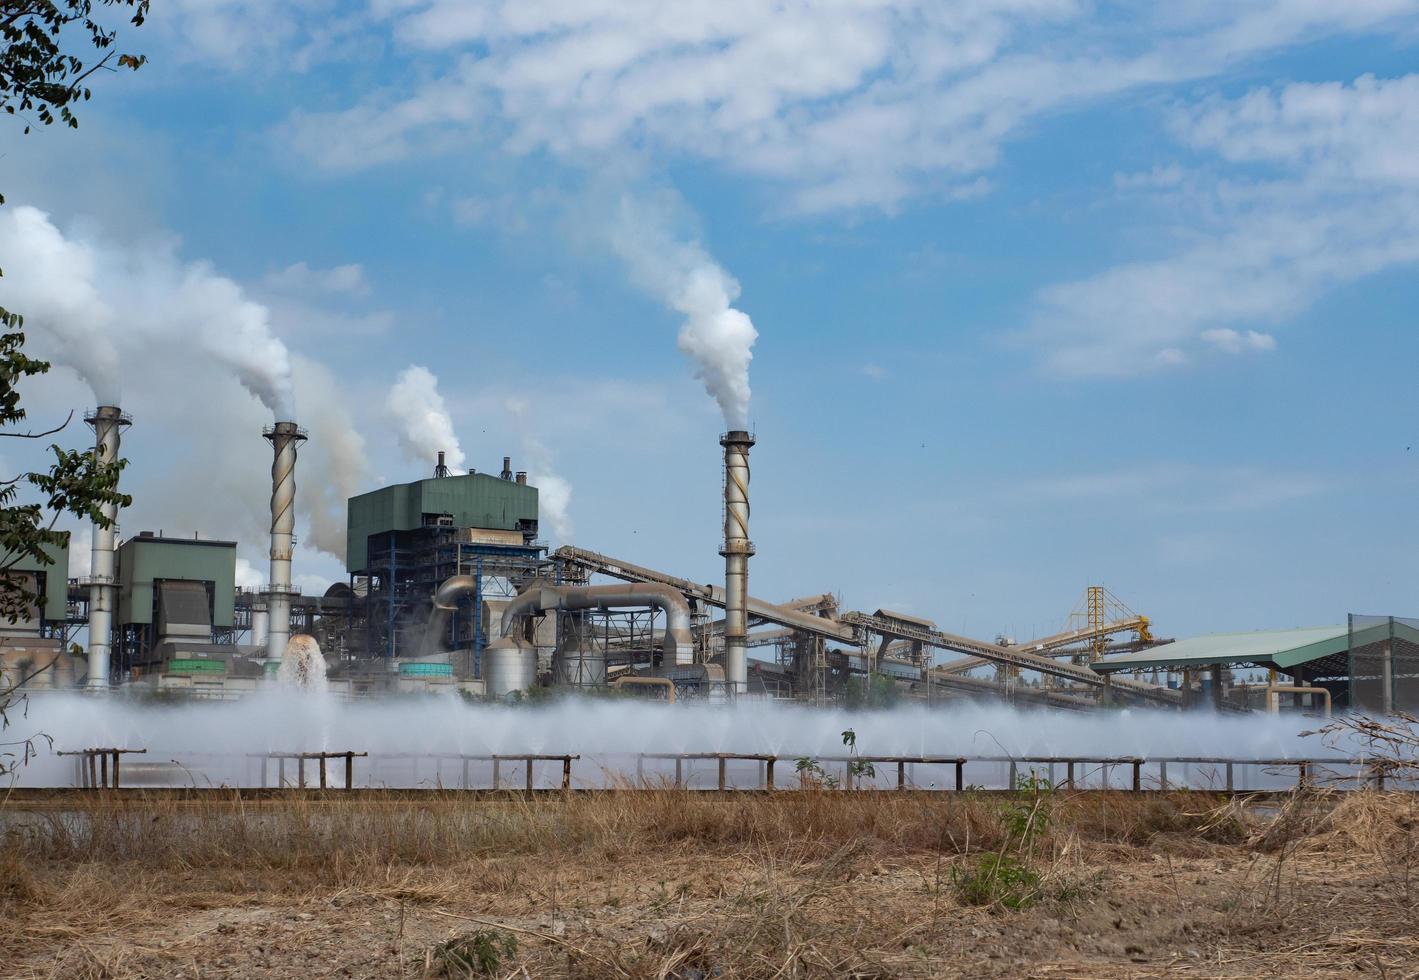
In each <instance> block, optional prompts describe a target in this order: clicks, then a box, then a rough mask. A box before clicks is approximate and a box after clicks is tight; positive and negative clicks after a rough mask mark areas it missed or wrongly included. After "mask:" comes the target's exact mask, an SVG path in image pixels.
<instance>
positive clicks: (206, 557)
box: [112, 531, 236, 676]
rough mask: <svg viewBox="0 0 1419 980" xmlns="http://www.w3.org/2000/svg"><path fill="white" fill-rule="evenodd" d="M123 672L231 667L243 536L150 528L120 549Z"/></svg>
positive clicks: (119, 661)
mask: <svg viewBox="0 0 1419 980" xmlns="http://www.w3.org/2000/svg"><path fill="white" fill-rule="evenodd" d="M117 578H118V583H117V584H118V603H117V609H116V610H115V626H114V634H115V635H114V637H113V645H112V649H113V652H114V657H113V669H114V671H115V673H116V674H118V675H120V676H123V675H127V676H133V675H135V673H136V674H137V675H142V674H150V673H154V672H159V671H161V672H164V673H169V672H171V673H192V672H198V673H205V672H215V671H218V670H222V671H224V670H225V669H226V661H227V659H228V657H227V656H226V654H227V653H229V652H231V651H232V649H233V648H232V643H231V640H232V624H233V606H234V599H235V595H236V542H235V541H207V540H200V539H197V538H169V537H162V536H160V535H156V534H154V533H153V532H151V531H144V532H142V533H141V534H139V535H137V536H136V537H132V538H129V539H128V540H127V541H124V542H123V543H122V544H121V545H120V546H119V548H118V576H117Z"/></svg>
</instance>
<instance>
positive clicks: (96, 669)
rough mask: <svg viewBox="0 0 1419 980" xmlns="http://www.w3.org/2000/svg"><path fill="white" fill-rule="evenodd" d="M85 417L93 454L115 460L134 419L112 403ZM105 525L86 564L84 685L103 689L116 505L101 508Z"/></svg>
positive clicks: (108, 669)
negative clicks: (86, 666)
mask: <svg viewBox="0 0 1419 980" xmlns="http://www.w3.org/2000/svg"><path fill="white" fill-rule="evenodd" d="M84 421H85V422H87V423H88V424H89V425H90V426H91V427H92V428H93V430H94V458H95V459H96V460H97V461H98V462H100V463H113V462H116V461H117V460H118V444H119V441H120V436H121V435H122V432H123V429H125V428H126V427H127V426H129V425H132V424H133V419H132V418H131V417H130V416H128V415H125V414H124V413H123V412H122V410H120V409H119V408H118V407H117V406H114V405H100V406H99V407H98V408H96V409H94V411H93V413H92V414H90V415H86V416H85V417H84ZM101 513H102V514H103V516H104V518H105V520H107V521H108V525H109V526H108V527H103V526H101V525H100V524H98V523H95V524H94V544H93V550H92V552H91V553H90V554H91V559H92V560H91V563H90V566H89V676H88V680H87V682H86V683H85V685H84V686H85V687H87V688H90V689H92V690H105V689H107V688H108V686H109V677H110V673H111V671H112V669H113V668H112V648H111V643H112V641H113V608H114V593H115V583H116V581H117V579H116V577H115V575H114V550H113V541H114V538H115V536H116V535H117V527H118V525H117V523H116V522H117V520H118V505H117V504H104V505H103V506H102V508H101Z"/></svg>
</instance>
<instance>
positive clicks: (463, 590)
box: [419, 575, 478, 657]
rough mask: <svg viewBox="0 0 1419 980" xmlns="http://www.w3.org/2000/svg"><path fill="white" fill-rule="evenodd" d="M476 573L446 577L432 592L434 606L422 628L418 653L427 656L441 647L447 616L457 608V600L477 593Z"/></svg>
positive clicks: (446, 625)
mask: <svg viewBox="0 0 1419 980" xmlns="http://www.w3.org/2000/svg"><path fill="white" fill-rule="evenodd" d="M477 593H478V577H477V576H476V575H454V576H452V577H450V578H446V579H444V581H443V584H442V585H440V586H439V587H438V589H437V590H436V591H435V592H434V608H433V611H432V612H431V613H430V614H429V624H428V626H427V627H425V629H424V637H423V640H422V641H421V642H420V644H419V655H420V656H421V657H429V656H432V655H434V654H436V653H438V652H439V651H440V650H442V649H443V634H444V631H445V630H446V629H448V618H449V617H450V616H452V615H453V613H454V611H455V610H457V609H458V600H459V599H462V598H463V597H464V596H471V595H477Z"/></svg>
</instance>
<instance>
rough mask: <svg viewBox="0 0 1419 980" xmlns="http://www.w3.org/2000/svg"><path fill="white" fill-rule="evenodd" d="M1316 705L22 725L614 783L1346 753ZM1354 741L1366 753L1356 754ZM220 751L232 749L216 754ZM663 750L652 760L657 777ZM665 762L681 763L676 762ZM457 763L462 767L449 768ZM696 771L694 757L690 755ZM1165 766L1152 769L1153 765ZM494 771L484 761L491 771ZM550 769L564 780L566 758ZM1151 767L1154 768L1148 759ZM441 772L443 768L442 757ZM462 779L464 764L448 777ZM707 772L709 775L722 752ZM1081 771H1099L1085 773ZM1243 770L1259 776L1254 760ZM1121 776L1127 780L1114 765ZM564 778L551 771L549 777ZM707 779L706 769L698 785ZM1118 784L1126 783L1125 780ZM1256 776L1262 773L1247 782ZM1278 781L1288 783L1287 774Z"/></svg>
mask: <svg viewBox="0 0 1419 980" xmlns="http://www.w3.org/2000/svg"><path fill="white" fill-rule="evenodd" d="M1312 727H1314V723H1313V722H1312V721H1311V720H1310V719H1306V718H1301V717H1295V716H1285V715H1280V716H1277V715H1261V716H1258V715H1251V716H1248V717H1236V718H1233V717H1226V716H1208V715H1203V714H1197V713H1182V714H1179V713H1177V712H1163V711H1157V710H1129V711H1119V712H1098V713H1093V714H1075V713H1072V712H1034V713H1022V712H1018V711H1015V710H1013V709H1010V708H1007V707H1003V706H998V705H990V704H983V703H962V704H961V705H960V706H959V707H956V708H953V709H952V710H951V711H949V712H947V711H940V710H927V709H924V708H918V707H903V708H899V709H897V710H894V711H875V712H845V711H841V710H821V711H806V712H805V711H803V710H801V709H796V708H789V707H781V706H778V705H771V704H759V703H752V702H751V703H746V704H736V705H708V704H707V705H699V706H691V705H687V706H685V707H683V708H679V707H677V708H675V709H671V710H667V709H666V708H665V706H663V705H659V706H657V705H648V704H641V703H626V702H617V703H615V704H608V703H605V702H601V701H597V700H579V699H578V700H573V701H570V702H567V703H564V704H559V705H557V706H556V707H554V708H547V709H542V710H538V711H536V712H535V713H534V712H531V711H521V710H509V709H507V708H498V707H487V708H484V707H470V706H467V705H464V704H462V703H461V702H460V700H459V699H457V698H452V697H436V696H431V697H427V698H419V699H415V700H404V699H388V700H384V701H373V702H358V703H353V704H350V703H343V704H342V703H339V702H337V701H335V700H334V699H333V697H329V696H326V697H320V696H316V695H307V696H304V697H303V696H300V695H296V694H291V693H283V692H281V691H279V690H277V691H265V692H262V693H260V694H258V695H256V696H253V697H250V698H246V699H244V700H242V701H239V702H235V703H190V704H183V705H177V706H171V707H168V706H154V705H136V704H130V703H127V701H126V700H125V699H120V698H108V699H103V700H99V701H94V700H93V699H90V698H84V697H81V696H77V695H74V696H55V697H46V698H36V699H35V700H34V703H33V704H32V705H31V706H30V709H29V711H28V712H27V713H26V715H25V717H24V718H23V719H20V728H19V730H18V733H17V735H16V736H15V737H23V736H26V735H30V734H32V733H34V732H45V733H46V734H48V735H50V736H52V737H53V738H54V744H53V749H54V750H64V749H74V748H79V747H82V746H86V745H126V746H133V747H142V748H146V749H148V753H149V754H148V756H147V758H148V759H152V760H155V761H156V760H169V759H171V760H174V761H173V763H172V764H170V765H168V766H167V768H168V769H169V770H170V772H169V774H168V776H166V777H165V778H168V779H171V780H173V781H174V782H175V783H177V784H179V785H190V784H191V783H193V782H194V781H195V782H197V783H198V784H201V785H206V784H208V782H209V781H210V784H211V785H220V784H222V783H227V784H229V785H235V784H243V783H244V784H246V785H250V784H251V780H252V779H253V773H252V771H251V767H250V766H249V764H248V760H247V759H246V758H245V757H244V756H245V754H246V753H265V752H271V751H284V752H289V751H292V750H298V751H307V752H314V751H321V750H325V751H339V752H344V751H355V752H360V751H369V752H370V754H371V758H370V759H369V760H367V761H361V762H360V763H359V764H358V768H357V769H356V779H357V782H358V783H361V784H364V783H368V784H371V785H387V786H401V785H405V786H407V785H425V786H429V785H436V784H437V783H436V780H437V775H436V774H435V773H432V772H431V771H430V769H431V767H430V766H428V765H427V764H426V765H424V766H422V767H421V771H420V772H415V771H413V769H412V768H411V767H410V765H409V760H408V759H403V760H400V759H388V758H386V759H384V760H381V759H379V758H378V757H379V756H380V755H381V754H382V753H386V754H393V753H436V752H437V753H449V752H455V753H465V754H475V755H488V754H498V753H501V754H517V753H525V752H526V753H561V752H577V753H580V754H581V757H582V761H580V762H578V763H576V767H575V776H574V779H575V780H576V782H577V784H578V785H582V784H583V781H587V782H588V783H591V784H598V783H604V782H605V781H607V780H608V779H613V778H615V775H616V774H617V773H620V774H621V775H622V776H624V777H630V776H632V775H633V774H634V773H635V768H636V764H635V759H634V757H633V753H639V752H705V753H711V752H728V753H774V754H777V755H779V756H782V757H790V758H791V757H794V756H799V755H841V754H842V750H843V746H842V737H841V733H842V731H843V730H844V729H847V728H851V729H853V730H854V731H855V732H856V733H857V744H858V746H859V747H860V748H861V749H862V750H863V751H864V752H865V753H867V754H870V755H912V756H922V755H927V756H930V755H936V756H945V757H951V756H958V755H959V756H1005V755H1010V756H1067V755H1075V756H1092V757H1095V758H1099V757H1113V756H1117V755H1119V754H1120V753H1121V752H1122V753H1127V754H1130V755H1139V756H1143V757H1153V758H1156V757H1158V756H1168V755H1171V756H1193V757H1196V756H1204V757H1224V758H1257V759H1279V758H1288V757H1289V758H1296V757H1306V756H1311V757H1314V756H1316V755H1318V754H1319V755H1333V754H1345V752H1346V748H1345V747H1341V748H1340V749H1338V750H1330V751H1327V750H1325V746H1324V744H1323V743H1321V742H1320V741H1318V740H1317V739H1316V738H1315V737H1302V736H1301V735H1300V733H1301V732H1302V731H1303V730H1305V729H1308V728H1312ZM1357 754H1358V753H1357ZM213 756H221V757H222V758H221V759H216V758H213ZM651 763H652V760H647V763H646V765H647V772H648V774H650V775H651V778H655V775H656V771H654V770H653V769H652V765H651ZM662 765H664V766H670V767H671V768H669V769H668V770H665V769H661V770H659V773H660V774H665V775H668V774H669V773H673V771H674V770H673V764H671V763H668V762H665V763H662ZM450 768H453V767H450ZM729 768H730V773H729V775H730V778H731V780H732V781H733V785H754V784H755V780H757V779H758V777H759V773H758V766H757V764H755V763H731V764H730V767H729ZM1216 768H1217V767H1210V769H1211V773H1212V774H1211V776H1210V777H1209V776H1208V775H1207V768H1206V767H1198V768H1197V769H1195V770H1193V771H1192V773H1191V778H1192V779H1193V780H1194V785H1206V784H1207V782H1206V781H1207V780H1209V779H1210V780H1212V783H1211V784H1212V785H1217V783H1216V782H1215V780H1216V778H1217V773H1216ZM690 769H691V772H690V775H691V778H694V776H695V772H694V768H693V767H690ZM1155 772H1156V770H1154V773H1155ZM18 775H19V782H20V785H22V786H44V785H51V786H53V785H72V783H73V780H74V766H73V763H72V761H71V760H68V759H61V758H58V757H56V756H54V755H53V754H52V752H51V751H50V750H46V751H45V752H44V753H43V754H42V755H41V756H40V757H39V758H38V759H37V760H36V761H34V762H32V763H30V765H28V766H26V767H24V768H22V769H21V770H20V771H19V773H18ZM490 775H491V773H490V772H488V771H486V770H485V771H484V773H483V775H482V778H483V779H485V780H486V779H487V778H489V776H490ZM546 775H548V776H550V778H553V779H560V777H561V772H560V767H557V768H556V769H551V768H550V767H549V769H548V772H547V773H546ZM966 775H967V778H968V779H972V780H973V781H980V782H981V783H982V784H984V785H997V786H1001V785H1004V784H1005V780H1006V778H1007V768H1006V766H1005V765H1004V764H998V765H991V764H982V763H976V764H973V765H972V767H971V769H970V770H968V772H967V774H966ZM1149 775H1150V778H1151V777H1152V776H1153V773H1150V774H1149ZM880 777H881V781H880V782H879V785H890V784H891V780H894V779H895V772H888V771H885V769H884V771H882V772H881V773H880ZM445 778H448V773H447V771H446V772H445ZM451 778H453V779H457V778H458V777H457V774H456V770H455V772H454V774H453V775H452V777H451ZM699 778H700V779H702V780H705V781H706V782H707V783H708V784H709V785H713V780H714V769H713V763H708V764H704V768H702V769H700V770H699ZM912 778H913V779H917V780H920V781H921V782H923V783H924V784H925V783H929V781H931V780H936V781H937V782H936V785H938V786H940V785H942V784H943V783H945V784H947V785H951V784H952V783H953V782H954V780H953V773H952V771H951V769H950V767H949V766H942V767H937V768H936V769H935V770H934V775H933V769H932V768H931V767H919V768H916V769H915V770H914V772H913V776H912ZM1081 778H1093V779H1094V780H1097V779H1098V773H1097V772H1094V773H1093V775H1092V776H1090V775H1089V774H1088V773H1083V774H1081ZM1168 778H1169V779H1170V780H1171V781H1173V782H1174V783H1180V782H1182V781H1183V780H1186V779H1189V778H1190V777H1189V771H1188V769H1187V767H1181V768H1178V767H1170V769H1169V772H1168ZM1239 778H1242V779H1247V780H1260V779H1263V778H1264V772H1263V771H1262V770H1261V769H1259V768H1253V769H1251V770H1250V772H1248V773H1246V774H1245V776H1242V775H1241V772H1240V770H1239ZM1114 779H1115V780H1118V779H1119V774H1118V773H1115V775H1114ZM554 785H555V784H554ZM701 785H705V783H701ZM1115 785H1117V782H1115ZM1244 785H1247V786H1249V787H1250V786H1252V785H1253V784H1252V783H1244ZM1275 785H1284V783H1278V784H1275Z"/></svg>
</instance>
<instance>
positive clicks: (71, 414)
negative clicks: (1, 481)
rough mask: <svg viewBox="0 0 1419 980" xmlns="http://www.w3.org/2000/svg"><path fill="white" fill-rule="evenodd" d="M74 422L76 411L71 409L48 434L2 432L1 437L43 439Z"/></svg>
mask: <svg viewBox="0 0 1419 980" xmlns="http://www.w3.org/2000/svg"><path fill="white" fill-rule="evenodd" d="M72 421H74V410H73V409H72V408H71V409H69V414H68V416H66V417H65V419H64V421H63V422H60V423H59V424H58V425H56V426H55V427H54V428H52V429H50V430H48V431H46V432H0V437H4V438H6V439H43V438H44V437H45V436H52V435H54V433H56V432H59V431H61V430H63V429H64V428H65V427H66V426H68V424H69V423H70V422H72ZM11 482H14V481H11Z"/></svg>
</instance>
